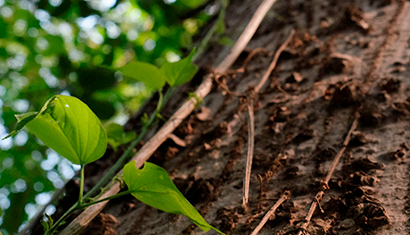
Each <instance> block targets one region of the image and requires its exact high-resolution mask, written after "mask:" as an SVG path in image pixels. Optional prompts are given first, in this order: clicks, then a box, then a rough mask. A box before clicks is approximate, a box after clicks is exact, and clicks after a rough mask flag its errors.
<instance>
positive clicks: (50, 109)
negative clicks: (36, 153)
mask: <svg viewBox="0 0 410 235" xmlns="http://www.w3.org/2000/svg"><path fill="white" fill-rule="evenodd" d="M33 116H34V118H33ZM17 119H18V121H19V122H18V124H17V127H18V128H20V129H21V128H23V126H24V125H25V126H26V127H27V128H28V129H29V130H30V131H31V132H33V133H34V134H35V135H36V136H37V137H38V138H39V139H40V140H41V141H42V142H43V143H44V144H46V145H47V146H48V147H50V148H52V149H54V150H55V151H56V152H57V153H59V154H60V155H62V156H63V157H65V158H67V159H68V160H70V161H71V162H73V163H74V164H79V165H82V164H87V163H90V162H93V161H95V160H97V159H99V158H100V157H102V155H103V154H104V152H105V150H106V147H107V134H106V133H105V130H104V128H103V127H102V125H101V123H100V120H99V119H98V117H97V116H96V115H95V114H94V113H93V112H92V111H91V109H90V108H88V106H87V105H86V104H84V103H83V102H82V101H80V100H79V99H77V98H75V97H71V96H62V95H57V96H53V97H52V98H51V99H49V100H48V101H47V102H46V104H45V105H44V106H43V108H42V109H41V111H40V112H38V113H37V114H36V115H34V113H28V114H26V115H19V116H17ZM13 132H14V131H13ZM13 132H12V133H13ZM15 133H17V131H16V132H15Z"/></svg>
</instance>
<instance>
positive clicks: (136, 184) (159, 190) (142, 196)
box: [123, 162, 223, 234]
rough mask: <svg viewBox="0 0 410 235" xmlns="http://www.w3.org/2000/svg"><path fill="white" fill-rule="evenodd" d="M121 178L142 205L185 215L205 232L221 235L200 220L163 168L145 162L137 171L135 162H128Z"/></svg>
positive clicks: (200, 217)
mask: <svg viewBox="0 0 410 235" xmlns="http://www.w3.org/2000/svg"><path fill="white" fill-rule="evenodd" d="M123 176H124V181H125V183H126V184H127V186H128V188H129V190H130V192H131V194H132V195H133V196H134V197H135V198H137V199H138V200H140V201H142V202H143V203H145V204H148V205H150V206H152V207H155V208H157V209H159V210H162V211H165V212H168V213H174V214H182V215H185V216H187V217H188V218H189V219H190V220H191V221H192V222H193V223H194V224H196V225H198V226H199V227H200V228H201V229H202V230H204V231H205V232H206V231H209V230H210V229H214V230H215V231H217V232H219V233H220V234H223V233H222V232H220V231H219V230H217V229H216V228H214V227H212V226H211V225H209V224H208V223H207V222H206V221H205V220H204V218H202V216H201V215H200V214H199V213H198V211H197V210H196V209H195V208H194V207H193V206H192V205H191V204H190V203H189V202H188V200H186V198H185V197H184V196H183V195H182V193H181V192H180V191H179V190H178V188H177V187H176V186H175V185H174V183H172V180H171V179H170V178H169V176H168V173H167V172H166V171H165V170H164V169H163V168H161V167H159V166H157V165H155V164H152V163H149V162H146V163H145V166H144V168H142V169H141V170H139V169H137V166H136V165H135V162H129V163H128V164H127V165H125V166H124V170H123Z"/></svg>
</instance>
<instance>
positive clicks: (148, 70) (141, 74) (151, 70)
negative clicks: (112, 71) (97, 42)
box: [118, 61, 165, 90]
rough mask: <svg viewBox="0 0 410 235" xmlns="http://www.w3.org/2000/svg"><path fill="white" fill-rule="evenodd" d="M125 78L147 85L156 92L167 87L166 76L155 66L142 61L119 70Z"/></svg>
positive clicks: (133, 62) (132, 62) (134, 62)
mask: <svg viewBox="0 0 410 235" xmlns="http://www.w3.org/2000/svg"><path fill="white" fill-rule="evenodd" d="M118 71H120V72H121V73H122V74H123V75H124V76H126V77H130V78H134V79H136V80H138V81H141V82H143V83H145V85H146V86H148V87H151V88H153V89H154V90H161V88H162V87H163V86H164V85H165V75H164V74H163V73H162V72H161V71H160V70H159V69H158V68H157V67H155V66H154V65H152V64H149V63H144V62H140V61H131V62H130V63H128V64H126V65H125V66H123V67H121V68H119V69H118Z"/></svg>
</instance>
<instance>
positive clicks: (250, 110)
mask: <svg viewBox="0 0 410 235" xmlns="http://www.w3.org/2000/svg"><path fill="white" fill-rule="evenodd" d="M247 107H248V125H249V127H248V128H249V131H248V153H247V155H246V167H245V179H244V181H243V195H242V206H243V208H245V211H247V208H248V201H249V184H250V181H251V170H252V159H253V150H254V147H255V118H254V112H253V97H251V98H250V99H248V106H247Z"/></svg>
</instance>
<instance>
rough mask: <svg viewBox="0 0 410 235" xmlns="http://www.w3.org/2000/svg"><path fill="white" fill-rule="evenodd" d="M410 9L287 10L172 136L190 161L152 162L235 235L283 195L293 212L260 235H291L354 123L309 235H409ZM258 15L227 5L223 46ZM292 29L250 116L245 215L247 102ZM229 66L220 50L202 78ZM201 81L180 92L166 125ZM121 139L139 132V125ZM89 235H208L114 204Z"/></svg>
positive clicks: (129, 201)
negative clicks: (252, 135) (251, 137)
mask: <svg viewBox="0 0 410 235" xmlns="http://www.w3.org/2000/svg"><path fill="white" fill-rule="evenodd" d="M258 2H260V1H258ZM409 4H410V2H408V1H389V0H385V1H384V0H383V1H373V0H366V1H354V0H351V1H348V0H346V1H332V0H329V1H324V0H312V1H303V0H298V1H296V0H292V1H279V2H278V3H277V4H276V5H275V6H274V9H273V10H272V11H271V13H269V14H268V15H267V17H266V19H265V20H264V22H263V23H262V25H261V27H260V28H259V30H258V31H257V33H256V34H255V37H254V38H253V40H252V41H251V43H250V44H249V46H248V50H247V52H244V53H243V54H242V55H241V57H240V59H239V60H238V61H237V63H236V64H235V66H234V67H235V68H239V67H241V66H242V64H243V62H244V60H245V58H246V57H247V56H248V54H249V53H250V52H251V51H252V50H254V49H256V48H264V50H262V51H261V52H260V53H257V54H256V55H255V56H254V57H253V58H252V60H251V61H250V62H249V63H248V64H247V65H246V67H245V72H243V73H238V72H237V71H236V72H235V71H234V72H233V73H230V74H229V75H227V76H225V77H223V79H222V80H219V82H215V86H214V88H213V91H212V92H211V93H210V94H209V95H208V96H207V97H206V98H205V99H204V101H203V102H202V104H201V106H200V108H198V110H197V111H196V112H195V113H193V114H192V115H191V116H190V117H189V118H188V119H187V120H185V121H184V122H183V123H182V124H181V126H180V127H178V129H177V130H176V131H175V133H174V134H175V135H176V136H178V137H180V138H182V139H184V140H185V142H186V143H187V146H186V147H181V146H178V145H177V144H175V143H174V142H173V141H172V140H168V141H166V142H165V143H164V144H163V145H162V146H161V147H160V149H158V151H157V152H156V153H155V155H154V156H153V157H152V158H151V161H153V162H154V163H156V164H159V165H161V166H162V167H164V168H165V169H167V171H168V172H169V174H170V175H171V177H172V178H173V180H174V182H175V183H176V185H177V186H178V188H180V190H181V192H182V193H183V194H184V195H186V197H187V198H188V200H189V201H190V202H191V203H192V204H193V205H194V206H195V207H196V208H197V209H198V210H199V211H200V213H201V214H202V215H203V216H204V217H205V219H206V220H207V221H208V222H209V223H210V224H212V225H213V226H215V227H217V228H218V229H220V230H221V231H223V232H226V233H227V234H250V233H251V232H252V230H253V229H254V228H255V227H256V226H257V225H258V223H259V222H260V220H261V218H262V217H263V215H264V214H265V213H266V211H267V210H268V209H269V207H270V206H271V205H272V204H273V203H275V201H276V200H277V199H278V198H279V196H280V195H281V194H282V193H283V192H284V191H285V190H289V191H290V192H291V194H292V197H291V199H290V200H289V201H287V202H285V203H284V204H283V205H282V206H281V207H279V210H278V211H277V214H276V219H275V220H272V221H269V222H268V223H267V224H266V225H265V227H264V228H263V229H262V230H261V232H260V233H259V234H296V231H297V230H296V228H297V227H298V225H300V223H301V222H303V220H304V218H305V216H306V214H307V211H308V209H309V206H310V204H311V202H312V199H313V198H314V196H315V194H316V193H317V191H318V190H319V188H320V180H322V179H323V178H324V177H325V175H326V174H327V172H328V169H329V168H330V165H331V163H332V160H333V158H334V157H335V155H336V153H337V152H338V151H339V150H340V149H341V147H342V142H343V140H344V137H345V136H346V134H347V132H348V130H349V128H350V126H351V123H352V121H353V118H354V113H355V112H356V111H358V112H359V113H360V114H361V118H360V124H359V127H358V129H357V130H356V132H355V133H354V136H353V139H352V141H351V143H350V144H349V146H348V148H347V150H346V152H345V154H344V156H343V158H342V160H341V162H340V163H339V165H338V167H337V170H336V172H335V173H334V174H333V177H332V179H331V182H330V184H329V186H330V190H328V191H326V193H325V196H324V199H323V201H322V203H321V208H318V209H317V211H316V213H315V214H314V217H313V219H312V222H311V223H310V225H309V227H308V232H309V233H310V234H409V232H410V229H409V225H410V224H409V208H410V204H409V203H410V199H409V198H410V197H409V185H410V179H409V178H408V171H409V167H410V160H409V156H408V154H407V151H408V150H409V146H408V144H407V143H408V140H409V138H410V124H409V123H410V122H409V121H410V97H409V95H410V81H409V80H408V79H406V78H408V77H409V75H410V49H409V47H410V9H409ZM256 7H257V4H255V1H253V0H246V1H239V0H238V1H231V5H230V6H229V8H228V11H227V22H226V23H227V30H228V35H238V34H239V33H240V32H241V31H242V29H243V28H244V26H245V25H246V23H247V22H248V21H249V19H250V17H251V14H250V12H254V11H255V9H256ZM291 29H295V30H296V36H295V38H294V39H293V40H292V42H291V45H290V46H289V47H288V48H287V50H286V51H285V52H284V53H283V54H282V56H281V57H280V60H279V64H278V66H277V68H276V69H275V71H274V72H273V74H272V75H271V77H270V81H269V82H268V84H266V85H265V87H264V88H263V89H262V91H261V93H260V94H259V96H258V97H257V101H256V102H255V156H254V162H253V169H252V177H251V189H250V205H249V211H247V212H245V211H244V210H243V208H242V207H241V205H242V180H243V176H244V167H245V157H246V151H247V138H248V137H247V135H248V133H247V131H248V123H247V116H246V115H247V114H246V112H245V111H246V106H244V104H243V99H242V98H243V97H242V96H243V95H246V92H247V90H248V88H249V87H251V86H255V85H256V84H257V83H258V82H259V80H260V78H261V76H262V75H263V74H264V73H265V71H266V69H267V67H268V66H269V63H270V61H271V60H272V55H273V52H274V50H275V49H277V48H278V47H279V46H280V44H281V43H282V42H283V41H284V40H285V38H286V37H287V35H288V34H289V31H290V30H291ZM226 55H227V51H226V49H223V47H222V46H214V47H213V48H212V49H211V50H210V51H209V52H207V53H206V56H205V57H204V58H203V59H202V60H201V62H200V65H201V67H202V69H203V70H207V69H209V68H210V67H211V66H213V65H215V64H216V63H217V62H218V61H219V60H220V59H221V58H223V57H224V56H226ZM216 58H219V59H216ZM211 63H212V64H211ZM199 79H200V78H199V77H197V82H195V81H193V82H192V84H190V87H183V88H181V90H180V91H179V92H176V95H175V97H174V98H173V99H172V101H171V104H170V105H169V106H168V108H167V110H165V112H164V116H165V117H169V116H170V115H171V114H172V112H173V111H174V110H175V109H176V108H177V107H178V105H179V104H181V102H182V101H183V100H184V99H185V98H186V97H187V94H188V92H190V91H192V90H193V89H194V87H195V85H197V84H198V80H199ZM195 83H196V84H195ZM221 84H222V85H221ZM223 84H226V86H224V85H223ZM152 107H154V105H152V104H151V105H149V106H147V107H146V110H147V109H150V108H152ZM135 120H138V115H137V116H136V118H135ZM126 128H127V129H135V128H137V125H136V124H135V122H133V121H131V122H130V123H128V124H127V126H126ZM409 145H410V144H409ZM107 156H109V154H107ZM104 161H105V162H104ZM104 161H100V162H99V163H97V164H99V165H97V167H95V166H94V167H95V168H94V167H90V169H91V168H93V169H95V171H93V170H90V171H88V174H89V180H90V181H89V182H88V184H89V185H92V184H93V182H91V181H95V180H97V179H98V178H99V177H100V176H99V175H98V174H101V172H102V171H101V169H102V168H104V167H107V166H109V165H110V164H111V163H110V160H107V159H105V160H104ZM91 176H92V177H91ZM73 195H77V194H73ZM65 200H67V201H68V200H69V199H65ZM73 200H76V197H74V198H73ZM65 204H67V203H65ZM68 204H70V203H68ZM70 205H71V204H70ZM84 234H107V235H108V234H167V235H168V234H169V235H172V234H175V235H176V234H204V233H203V232H202V231H201V230H200V229H199V228H197V227H195V226H193V225H192V224H191V223H190V221H189V220H188V219H187V218H185V217H182V216H176V215H170V214H167V213H163V212H160V211H158V210H156V209H153V208H151V207H149V206H145V205H143V204H142V203H140V202H138V201H137V200H136V199H133V198H132V197H125V198H120V199H116V200H114V201H111V202H110V203H109V204H108V206H107V207H106V208H105V209H104V210H103V213H101V214H100V215H99V216H98V217H97V218H96V219H94V221H93V222H92V224H91V225H90V226H89V229H88V230H87V231H85V232H84ZM208 234H213V232H209V233H208Z"/></svg>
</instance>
